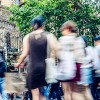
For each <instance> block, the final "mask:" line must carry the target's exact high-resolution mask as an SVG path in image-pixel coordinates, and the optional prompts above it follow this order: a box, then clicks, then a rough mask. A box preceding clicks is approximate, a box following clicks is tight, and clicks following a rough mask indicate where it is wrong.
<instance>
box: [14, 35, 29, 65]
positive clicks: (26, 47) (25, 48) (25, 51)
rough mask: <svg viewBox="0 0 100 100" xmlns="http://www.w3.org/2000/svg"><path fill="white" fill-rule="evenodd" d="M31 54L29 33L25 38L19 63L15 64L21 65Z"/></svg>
mask: <svg viewBox="0 0 100 100" xmlns="http://www.w3.org/2000/svg"><path fill="white" fill-rule="evenodd" d="M28 55H29V34H28V35H26V36H25V37H24V39H23V52H22V54H21V55H20V57H19V60H18V64H17V65H15V66H16V67H19V66H20V65H21V64H22V63H23V62H24V60H25V58H26V57H27V56H28Z"/></svg>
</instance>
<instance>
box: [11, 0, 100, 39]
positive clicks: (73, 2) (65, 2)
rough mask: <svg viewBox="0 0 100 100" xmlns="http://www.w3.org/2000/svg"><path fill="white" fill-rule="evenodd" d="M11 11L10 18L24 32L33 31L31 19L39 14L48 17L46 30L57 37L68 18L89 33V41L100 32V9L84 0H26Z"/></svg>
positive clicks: (81, 32)
mask: <svg viewBox="0 0 100 100" xmlns="http://www.w3.org/2000/svg"><path fill="white" fill-rule="evenodd" d="M10 11H11V12H12V16H11V17H10V20H11V21H14V22H15V24H16V25H17V26H18V27H19V31H20V32H21V33H22V34H27V33H29V32H30V31H31V28H30V21H31V19H32V18H33V17H35V16H37V15H43V16H44V17H45V18H46V30H47V31H51V32H52V33H54V34H55V35H56V36H57V37H60V36H61V33H60V31H59V29H60V27H61V25H62V23H64V22H65V21H67V20H73V21H75V22H76V23H77V24H78V28H79V33H80V34H86V35H88V37H89V41H91V40H92V38H93V37H95V36H96V35H97V34H98V33H99V28H98V25H99V24H100V17H97V16H96V14H98V12H99V10H97V9H95V8H93V6H92V4H88V3H82V0H26V1H25V4H24V5H22V6H21V7H19V6H17V5H13V6H12V7H11V8H10Z"/></svg>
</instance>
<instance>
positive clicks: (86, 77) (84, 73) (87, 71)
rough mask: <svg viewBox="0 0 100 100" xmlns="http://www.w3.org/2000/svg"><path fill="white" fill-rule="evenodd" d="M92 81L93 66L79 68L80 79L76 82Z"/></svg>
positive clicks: (87, 82)
mask: <svg viewBox="0 0 100 100" xmlns="http://www.w3.org/2000/svg"><path fill="white" fill-rule="evenodd" d="M92 83H93V68H92V67H89V68H81V79H80V81H79V82H78V84H92Z"/></svg>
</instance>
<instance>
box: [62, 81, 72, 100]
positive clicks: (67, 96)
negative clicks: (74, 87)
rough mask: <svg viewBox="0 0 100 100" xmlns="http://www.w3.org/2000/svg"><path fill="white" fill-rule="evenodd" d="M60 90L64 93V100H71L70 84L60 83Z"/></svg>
mask: <svg viewBox="0 0 100 100" xmlns="http://www.w3.org/2000/svg"><path fill="white" fill-rule="evenodd" d="M62 88H63V92H64V100H71V88H70V82H62Z"/></svg>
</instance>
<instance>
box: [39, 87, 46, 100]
mask: <svg viewBox="0 0 100 100" xmlns="http://www.w3.org/2000/svg"><path fill="white" fill-rule="evenodd" d="M42 88H43V87H41V88H40V89H39V90H40V95H39V97H40V99H39V100H46V97H45V96H43V95H42V93H41V89H42Z"/></svg>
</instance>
